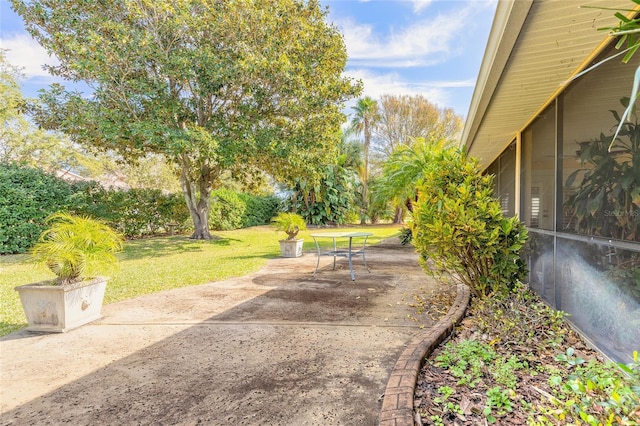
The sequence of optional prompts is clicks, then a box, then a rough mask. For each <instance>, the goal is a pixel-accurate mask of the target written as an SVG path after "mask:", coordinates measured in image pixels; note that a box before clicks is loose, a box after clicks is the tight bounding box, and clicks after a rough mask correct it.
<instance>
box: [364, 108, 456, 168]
mask: <svg viewBox="0 0 640 426" xmlns="http://www.w3.org/2000/svg"><path fill="white" fill-rule="evenodd" d="M378 107H379V119H378V122H377V125H376V127H375V135H374V147H373V148H374V149H373V150H374V151H375V154H376V156H377V158H378V159H379V160H380V161H384V160H385V159H386V158H389V156H390V155H391V153H392V152H393V151H394V150H395V149H396V148H397V147H398V146H400V145H411V143H412V140H413V139H415V138H424V139H426V140H431V139H447V140H457V139H459V138H460V134H461V132H462V126H463V122H462V118H461V117H460V116H458V115H456V114H455V112H454V111H453V110H452V109H451V108H440V107H438V106H437V105H435V104H433V103H431V102H430V101H429V100H428V99H427V98H425V97H424V96H422V95H415V96H410V95H382V96H381V97H380V100H379V101H378Z"/></svg>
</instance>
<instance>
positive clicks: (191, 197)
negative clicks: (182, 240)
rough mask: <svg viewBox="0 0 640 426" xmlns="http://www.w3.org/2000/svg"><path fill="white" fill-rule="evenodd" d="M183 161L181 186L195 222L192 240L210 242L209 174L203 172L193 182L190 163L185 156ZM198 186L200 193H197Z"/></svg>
mask: <svg viewBox="0 0 640 426" xmlns="http://www.w3.org/2000/svg"><path fill="white" fill-rule="evenodd" d="M181 160H182V161H181V172H180V185H181V186H182V193H183V195H184V199H185V201H186V203H187V207H188V208H189V213H190V214H191V220H193V234H191V237H190V238H192V239H194V240H210V239H211V238H212V237H211V233H210V232H209V208H210V206H211V199H210V198H211V182H210V180H209V178H208V175H209V174H208V173H206V171H205V170H202V171H201V172H202V173H199V175H198V176H199V179H198V182H191V181H190V180H189V175H190V173H189V161H188V159H186V158H185V156H184V155H183V157H182V159H181ZM196 184H197V187H198V188H199V191H196Z"/></svg>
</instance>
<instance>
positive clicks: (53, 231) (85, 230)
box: [16, 213, 123, 332]
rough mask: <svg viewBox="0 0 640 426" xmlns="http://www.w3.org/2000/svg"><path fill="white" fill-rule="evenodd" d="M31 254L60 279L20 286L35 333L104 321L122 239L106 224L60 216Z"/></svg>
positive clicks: (53, 216)
mask: <svg viewBox="0 0 640 426" xmlns="http://www.w3.org/2000/svg"><path fill="white" fill-rule="evenodd" d="M48 221H49V223H50V227H49V228H48V229H47V230H45V231H44V232H43V233H42V235H41V236H40V239H39V241H38V243H36V245H35V246H34V247H33V249H32V251H31V254H32V255H33V257H34V259H35V260H36V261H42V262H44V264H45V265H47V267H48V268H49V269H50V270H51V271H52V272H53V273H54V274H55V275H56V277H57V278H56V279H55V280H50V281H43V282H39V283H35V284H29V285H24V286H19V287H16V290H17V291H18V293H19V294H20V300H21V302H22V307H23V308H24V311H25V315H26V316H27V321H28V322H29V327H28V328H27V330H30V331H49V332H65V331H67V330H70V329H72V328H75V327H79V326H81V325H84V324H87V323H89V322H91V321H94V320H96V319H98V318H100V312H101V309H102V300H103V298H104V292H105V289H106V284H107V278H106V277H102V276H98V273H101V272H104V271H105V270H106V269H107V268H110V267H111V266H113V265H114V264H115V263H116V257H115V253H116V252H118V251H120V250H122V246H123V239H122V237H121V236H120V235H119V234H118V233H117V232H115V231H114V230H112V229H111V228H109V226H107V225H106V224H104V223H103V222H100V221H98V220H95V219H91V218H88V217H80V216H73V215H70V214H68V213H56V214H54V215H52V216H50V217H49V218H48Z"/></svg>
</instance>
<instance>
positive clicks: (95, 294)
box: [15, 277, 107, 333]
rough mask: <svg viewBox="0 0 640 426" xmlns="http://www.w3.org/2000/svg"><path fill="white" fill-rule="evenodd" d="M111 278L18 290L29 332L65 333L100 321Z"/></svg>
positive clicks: (18, 288)
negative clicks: (108, 281)
mask: <svg viewBox="0 0 640 426" xmlns="http://www.w3.org/2000/svg"><path fill="white" fill-rule="evenodd" d="M106 287H107V278H105V277H98V278H94V279H92V280H87V281H82V282H79V283H75V284H71V285H66V286H58V285H52V284H51V281H43V282H39V283H35V284H28V285H22V286H19V287H16V288H15V289H16V291H17V292H18V293H19V294H20V301H21V302H22V308H23V309H24V313H25V315H26V316H27V321H28V322H29V326H28V327H27V330H28V331H37V332H50V333H64V332H65V331H68V330H71V329H73V328H76V327H80V326H81V325H84V324H87V323H90V322H92V321H95V320H97V319H99V318H100V316H101V311H102V300H103V299H104V291H105V289H106Z"/></svg>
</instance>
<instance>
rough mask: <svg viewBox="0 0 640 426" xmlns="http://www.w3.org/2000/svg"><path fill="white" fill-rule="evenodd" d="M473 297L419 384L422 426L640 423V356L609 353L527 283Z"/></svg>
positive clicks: (434, 354) (418, 396)
mask: <svg viewBox="0 0 640 426" xmlns="http://www.w3.org/2000/svg"><path fill="white" fill-rule="evenodd" d="M515 290H516V291H515V292H513V293H510V294H509V295H507V296H506V297H503V298H484V299H479V298H475V299H474V300H473V302H472V305H471V306H470V308H469V315H468V316H467V317H466V318H465V319H464V320H463V321H462V324H461V326H460V327H458V328H457V329H456V331H455V333H454V335H453V337H452V338H451V340H449V341H448V342H447V343H446V344H444V345H443V346H441V347H440V348H438V349H437V350H436V351H435V352H434V353H433V354H432V355H431V356H430V357H429V358H428V359H426V360H425V363H424V365H423V368H422V370H421V372H420V374H419V377H418V382H417V386H416V393H415V400H416V401H417V405H416V408H417V411H418V415H419V416H420V418H421V420H422V423H423V424H425V425H478V424H496V425H529V426H548V425H554V426H555V425H574V426H578V425H593V426H596V425H639V424H640V359H638V353H637V352H635V353H633V354H629V359H628V360H627V362H625V363H620V364H618V363H614V362H611V361H608V360H606V359H605V358H603V357H602V355H601V354H599V353H598V352H596V351H594V350H593V349H591V348H590V347H588V346H587V345H586V343H585V342H584V341H583V340H582V338H581V337H580V336H579V335H578V334H577V333H575V332H574V331H573V330H572V328H571V327H570V326H569V324H568V323H567V322H566V318H565V314H563V313H562V312H558V311H555V310H553V309H551V308H550V307H548V306H547V305H546V304H545V303H544V302H543V301H542V300H541V299H540V298H539V297H538V296H537V295H535V294H534V293H533V292H531V291H530V290H529V289H528V288H526V287H524V286H522V285H518V286H517V287H516V289H515Z"/></svg>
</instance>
